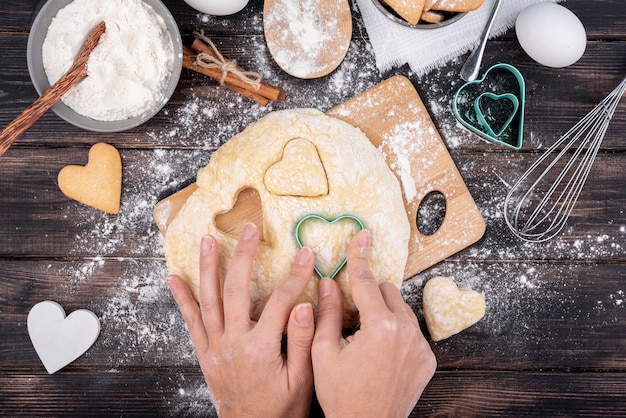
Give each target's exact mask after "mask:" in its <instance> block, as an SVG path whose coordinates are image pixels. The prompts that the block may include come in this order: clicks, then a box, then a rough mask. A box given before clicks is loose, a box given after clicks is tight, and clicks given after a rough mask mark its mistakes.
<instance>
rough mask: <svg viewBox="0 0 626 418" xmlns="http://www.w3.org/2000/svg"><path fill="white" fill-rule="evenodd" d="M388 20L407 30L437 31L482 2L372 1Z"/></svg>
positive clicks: (464, 0) (481, 0) (472, 0)
mask: <svg viewBox="0 0 626 418" xmlns="http://www.w3.org/2000/svg"><path fill="white" fill-rule="evenodd" d="M372 1H373V2H374V5H375V6H376V8H377V9H378V10H379V11H380V12H381V13H382V14H383V15H385V16H386V17H387V18H388V19H389V20H391V21H393V22H395V23H397V24H399V25H402V26H406V27H409V28H415V29H437V28H441V27H444V26H448V25H450V24H452V23H454V22H456V21H458V20H459V19H461V18H462V17H463V16H465V14H466V13H467V12H471V11H473V10H476V9H478V8H479V7H480V6H481V5H482V4H483V2H484V0H372Z"/></svg>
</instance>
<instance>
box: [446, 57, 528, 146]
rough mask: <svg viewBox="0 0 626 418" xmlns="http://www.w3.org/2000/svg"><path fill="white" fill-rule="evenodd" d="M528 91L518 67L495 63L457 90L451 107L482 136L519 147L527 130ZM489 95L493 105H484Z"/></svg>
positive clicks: (472, 129)
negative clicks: (525, 112)
mask: <svg viewBox="0 0 626 418" xmlns="http://www.w3.org/2000/svg"><path fill="white" fill-rule="evenodd" d="M525 95H526V83H525V82H524V77H522V74H521V73H520V72H519V71H518V70H517V68H515V67H513V66H512V65H509V64H496V65H494V66H492V67H491V68H489V69H488V70H487V71H486V72H485V73H484V75H483V76H482V78H480V79H477V80H474V81H470V82H468V83H465V84H464V85H462V86H461V88H460V89H459V90H457V92H456V93H455V95H454V98H453V100H452V110H453V113H454V116H455V117H456V119H457V120H458V121H459V122H460V123H461V125H463V126H464V127H466V128H467V129H469V130H470V131H472V132H474V133H475V134H477V135H478V136H480V137H481V138H483V139H486V140H487V141H490V142H493V143H495V144H498V145H503V146H506V147H509V148H513V149H516V150H519V149H520V148H521V147H522V141H523V133H524V106H525ZM486 98H487V99H491V101H490V103H491V105H492V106H490V107H489V106H485V102H486V101H485V99H486ZM481 103H483V104H482V105H481ZM507 104H508V105H507ZM494 127H495V128H496V129H494Z"/></svg>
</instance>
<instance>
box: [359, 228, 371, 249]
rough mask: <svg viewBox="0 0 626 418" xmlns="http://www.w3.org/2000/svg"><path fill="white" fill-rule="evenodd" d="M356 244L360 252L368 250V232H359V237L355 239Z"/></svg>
mask: <svg viewBox="0 0 626 418" xmlns="http://www.w3.org/2000/svg"><path fill="white" fill-rule="evenodd" d="M357 244H358V246H359V249H360V250H361V252H363V251H365V250H368V249H369V247H370V232H369V231H368V230H366V229H364V230H363V231H361V232H359V236H358V237H357Z"/></svg>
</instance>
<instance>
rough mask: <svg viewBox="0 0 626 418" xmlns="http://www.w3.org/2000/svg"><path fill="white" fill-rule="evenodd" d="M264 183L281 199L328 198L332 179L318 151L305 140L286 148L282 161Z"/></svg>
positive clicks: (266, 176)
mask: <svg viewBox="0 0 626 418" xmlns="http://www.w3.org/2000/svg"><path fill="white" fill-rule="evenodd" d="M263 181H264V183H265V187H266V188H267V190H269V192H270V193H272V194H275V195H277V196H300V197H317V196H325V195H327V194H328V178H327V177H326V170H325V169H324V164H322V160H321V159H320V155H319V153H318V151H317V147H316V146H315V144H313V143H312V142H311V141H309V140H307V139H304V138H295V139H292V140H291V141H289V142H287V144H285V148H284V149H283V156H282V158H281V160H280V161H278V162H276V163H275V164H273V165H272V166H270V167H269V168H268V169H267V171H266V172H265V177H264V179H263Z"/></svg>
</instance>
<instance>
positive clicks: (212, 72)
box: [183, 47, 270, 106]
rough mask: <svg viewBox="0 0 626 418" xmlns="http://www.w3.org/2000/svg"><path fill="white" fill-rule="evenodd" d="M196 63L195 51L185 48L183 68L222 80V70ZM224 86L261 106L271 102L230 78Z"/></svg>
mask: <svg viewBox="0 0 626 418" xmlns="http://www.w3.org/2000/svg"><path fill="white" fill-rule="evenodd" d="M195 62H196V57H195V55H193V51H191V50H190V49H189V48H187V47H183V68H186V69H188V70H192V71H195V72H198V73H200V74H204V75H206V76H209V77H211V78H213V79H215V80H218V81H219V80H221V78H222V72H221V71H220V70H218V69H216V68H204V67H201V66H199V65H196V64H195ZM240 83H241V84H245V83H244V82H243V81H241V80H240ZM224 85H225V86H226V87H228V88H229V89H231V90H232V91H235V92H237V93H239V94H241V95H242V96H245V97H247V98H248V99H250V100H253V101H255V102H257V103H258V104H260V105H261V106H267V104H268V103H269V101H270V99H268V98H267V97H265V96H262V95H260V94H257V93H256V92H254V91H252V90H250V89H246V88H244V87H242V86H241V85H236V84H234V83H230V81H229V79H228V77H227V78H226V82H224Z"/></svg>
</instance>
